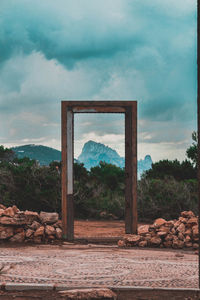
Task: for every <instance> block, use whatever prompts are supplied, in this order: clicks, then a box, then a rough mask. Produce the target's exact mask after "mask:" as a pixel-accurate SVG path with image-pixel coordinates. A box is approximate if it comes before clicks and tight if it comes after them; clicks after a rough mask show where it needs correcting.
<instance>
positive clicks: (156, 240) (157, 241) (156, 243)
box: [150, 236, 162, 246]
mask: <svg viewBox="0 0 200 300" xmlns="http://www.w3.org/2000/svg"><path fill="white" fill-rule="evenodd" d="M161 242H162V240H161V238H159V237H156V236H155V237H152V238H151V240H150V244H151V245H152V246H159V245H160V244H161Z"/></svg>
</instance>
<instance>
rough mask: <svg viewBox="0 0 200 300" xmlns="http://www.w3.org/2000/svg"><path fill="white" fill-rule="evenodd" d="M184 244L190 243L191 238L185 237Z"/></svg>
mask: <svg viewBox="0 0 200 300" xmlns="http://www.w3.org/2000/svg"><path fill="white" fill-rule="evenodd" d="M185 242H186V243H187V242H191V237H190V236H189V235H186V237H185Z"/></svg>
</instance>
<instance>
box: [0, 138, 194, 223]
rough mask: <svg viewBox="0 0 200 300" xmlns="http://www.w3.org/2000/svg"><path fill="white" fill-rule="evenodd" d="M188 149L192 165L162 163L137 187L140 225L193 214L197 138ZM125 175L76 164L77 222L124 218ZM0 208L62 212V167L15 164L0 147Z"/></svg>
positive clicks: (102, 166) (55, 163)
mask: <svg viewBox="0 0 200 300" xmlns="http://www.w3.org/2000/svg"><path fill="white" fill-rule="evenodd" d="M193 141H194V142H193V145H192V146H191V147H190V148H188V150H187V156H188V158H189V159H190V160H191V161H189V160H185V161H183V162H179V161H178V160H174V161H170V160H162V161H159V162H157V163H154V164H153V165H152V169H150V170H148V171H146V173H145V174H144V175H143V177H142V178H141V180H140V181H138V214H139V220H140V221H152V220H153V219H155V218H158V217H163V218H166V219H172V218H176V217H177V216H178V215H179V214H180V212H181V211H182V210H193V211H194V212H195V213H196V212H197V180H196V156H195V155H196V154H195V153H196V152H195V151H196V150H195V149H196V148H195V147H196V144H195V143H196V135H195V134H194V133H193ZM124 190H125V171H124V169H121V168H119V167H117V166H115V165H112V164H107V163H105V162H101V163H100V164H99V166H96V167H94V168H92V169H91V170H90V171H87V170H86V168H85V167H84V165H83V164H80V163H74V210H75V217H76V218H96V219H97V218H100V214H101V212H105V213H106V214H107V216H109V214H113V215H115V216H116V217H118V218H124V203H125V195H124ZM0 202H1V203H3V204H5V205H6V206H9V205H13V204H15V205H17V206H18V207H19V208H20V209H21V210H26V209H28V210H34V211H38V212H39V211H41V210H44V211H57V212H59V213H60V212H61V163H60V162H58V161H53V162H51V163H50V165H49V166H48V167H47V166H39V165H38V163H37V162H36V161H35V160H31V159H29V158H27V157H24V158H16V157H15V155H14V154H13V151H12V150H10V149H6V148H4V147H3V146H0Z"/></svg>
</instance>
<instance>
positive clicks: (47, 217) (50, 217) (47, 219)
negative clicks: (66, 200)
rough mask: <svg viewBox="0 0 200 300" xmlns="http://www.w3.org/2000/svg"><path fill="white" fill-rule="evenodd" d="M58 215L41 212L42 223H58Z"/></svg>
mask: <svg viewBox="0 0 200 300" xmlns="http://www.w3.org/2000/svg"><path fill="white" fill-rule="evenodd" d="M58 217H59V216H58V213H56V212H53V213H48V212H44V211H41V212H40V221H41V223H42V224H53V223H56V222H57V221H58Z"/></svg>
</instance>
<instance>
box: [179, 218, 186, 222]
mask: <svg viewBox="0 0 200 300" xmlns="http://www.w3.org/2000/svg"><path fill="white" fill-rule="evenodd" d="M178 220H179V221H180V222H181V223H187V218H183V217H179V218H178Z"/></svg>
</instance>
